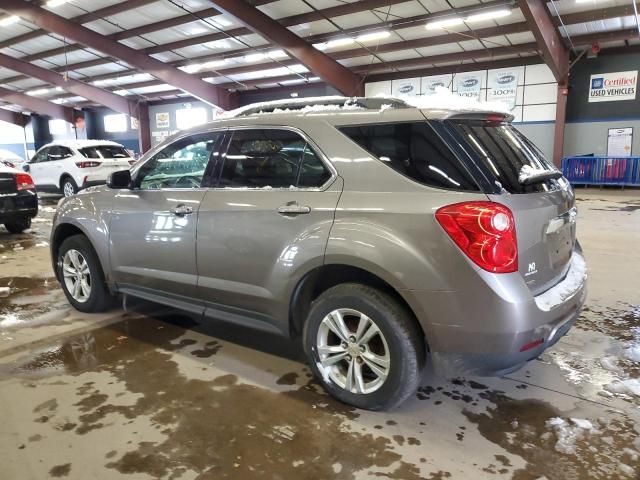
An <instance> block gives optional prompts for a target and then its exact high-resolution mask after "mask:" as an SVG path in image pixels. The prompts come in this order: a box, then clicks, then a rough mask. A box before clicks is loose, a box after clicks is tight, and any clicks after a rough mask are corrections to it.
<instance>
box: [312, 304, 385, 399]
mask: <svg viewBox="0 0 640 480" xmlns="http://www.w3.org/2000/svg"><path fill="white" fill-rule="evenodd" d="M316 342H317V343H316V347H317V351H318V356H319V360H320V361H319V363H318V368H319V369H320V371H321V372H322V375H323V376H324V378H325V379H327V378H328V379H330V380H331V381H332V382H333V383H335V384H336V385H338V386H339V387H341V388H343V389H345V390H347V391H349V392H351V393H357V394H368V393H372V392H375V391H376V390H378V389H379V388H380V387H382V385H383V384H384V382H385V380H386V379H387V377H388V376H389V369H390V366H391V356H390V354H389V346H388V344H387V340H386V339H385V338H384V335H383V334H382V331H381V330H380V328H379V327H378V325H376V323H375V322H374V321H373V320H372V319H371V318H369V317H368V316H366V315H365V314H364V313H362V312H359V311H357V310H353V309H347V308H340V309H337V310H333V311H332V312H330V313H329V314H328V315H327V316H325V317H324V318H323V319H322V322H321V323H320V327H319V329H318V334H317V339H316Z"/></svg>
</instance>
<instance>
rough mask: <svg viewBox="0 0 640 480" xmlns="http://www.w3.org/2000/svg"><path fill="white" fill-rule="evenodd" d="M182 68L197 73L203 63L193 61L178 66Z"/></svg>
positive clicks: (184, 70) (186, 71) (187, 71)
mask: <svg viewBox="0 0 640 480" xmlns="http://www.w3.org/2000/svg"><path fill="white" fill-rule="evenodd" d="M178 68H179V69H180V70H182V71H183V72H185V73H196V72H199V71H200V69H201V68H202V64H201V63H192V64H191V65H184V66H182V67H178Z"/></svg>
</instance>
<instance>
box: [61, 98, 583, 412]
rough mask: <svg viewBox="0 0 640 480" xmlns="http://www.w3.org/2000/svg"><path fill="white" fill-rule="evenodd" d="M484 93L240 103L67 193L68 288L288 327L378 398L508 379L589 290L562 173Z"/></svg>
mask: <svg viewBox="0 0 640 480" xmlns="http://www.w3.org/2000/svg"><path fill="white" fill-rule="evenodd" d="M511 120H512V118H511V117H510V116H509V115H506V114H501V113H497V112H493V111H482V110H478V109H469V110H465V109H456V110H453V109H447V108H428V109H427V108H414V107H411V106H409V105H408V104H407V103H405V102H404V101H402V100H396V99H380V98H350V99H347V98H339V97H328V98H322V99H300V100H298V101H289V102H287V101H280V102H271V103H267V104H257V105H254V106H249V107H244V108H242V109H239V110H238V111H235V112H234V113H232V114H227V115H226V116H225V117H223V118H222V119H219V120H216V121H214V122H212V123H209V124H207V125H204V126H200V127H196V128H194V129H191V130H188V131H183V132H180V133H178V134H176V135H174V136H173V137H171V138H169V139H167V140H166V141H165V142H164V143H162V144H161V145H159V146H156V147H155V148H153V149H152V150H150V151H149V152H148V153H147V154H146V155H145V156H144V157H143V159H142V160H141V161H140V162H138V163H137V164H136V165H134V166H133V167H132V168H131V169H130V170H123V171H120V172H115V173H112V174H111V176H110V178H109V180H108V182H107V185H106V186H100V187H92V188H89V189H87V190H85V191H81V192H80V193H79V194H78V195H75V196H72V197H69V198H64V199H62V200H61V202H60V204H59V206H58V209H57V213H56V215H55V218H54V225H53V230H52V237H51V253H52V259H53V266H54V269H55V273H56V276H57V278H58V280H59V281H60V283H61V285H62V288H63V289H64V292H65V294H66V296H67V298H68V300H69V302H70V303H71V304H72V305H73V306H74V307H75V308H76V309H78V310H80V311H82V312H97V311H100V310H104V309H106V308H108V307H109V306H110V305H111V304H112V301H113V299H114V296H115V295H117V294H120V295H125V296H126V295H131V296H133V297H139V298H142V299H146V300H150V301H153V302H157V303H160V304H165V305H170V306H173V307H178V308H180V309H183V310H186V311H189V312H192V313H194V314H196V315H201V316H204V317H209V318H215V319H219V320H223V321H226V322H231V323H235V324H240V325H243V326H246V327H250V328H251V329H254V330H256V331H257V330H261V331H267V332H272V333H277V334H280V335H286V336H288V337H291V338H293V339H299V340H300V341H301V342H302V344H303V346H304V350H305V352H306V355H307V358H308V362H309V365H310V367H311V369H312V370H313V373H314V374H315V376H316V378H317V379H318V381H319V382H320V383H321V384H322V385H323V386H324V388H325V389H326V390H327V391H328V392H329V393H330V394H331V395H333V396H335V397H337V398H338V399H340V400H342V401H343V402H346V403H349V404H352V405H355V406H357V407H361V408H367V409H372V410H380V409H387V408H391V407H394V406H396V405H398V404H399V403H400V402H402V401H403V400H404V399H406V398H407V397H409V396H410V395H412V394H413V393H414V392H415V390H416V388H417V387H418V385H419V382H420V374H421V371H422V369H423V366H424V365H425V364H426V362H427V361H428V362H430V363H431V364H432V365H433V368H434V369H435V371H436V372H439V373H442V374H444V375H448V376H453V375H501V374H504V373H506V372H510V371H513V370H515V369H517V368H519V367H521V366H522V365H523V364H525V363H526V362H527V361H528V360H531V359H533V358H535V357H537V356H538V355H540V353H541V352H542V351H543V350H545V349H546V348H548V347H549V346H551V345H553V344H554V343H555V342H556V341H557V340H558V339H559V338H560V337H561V336H563V335H564V334H565V333H566V332H567V331H568V330H569V328H570V327H571V325H572V324H573V322H574V321H575V319H576V317H577V316H578V314H579V312H580V309H581V308H582V305H583V303H584V299H585V295H586V277H587V274H586V266H585V261H584V258H583V255H582V252H581V249H580V246H579V243H578V242H577V241H576V223H575V220H576V207H575V198H574V194H573V190H572V189H571V186H570V185H569V183H568V182H567V180H566V179H565V178H564V177H562V174H561V173H560V172H559V171H558V170H557V169H556V168H555V167H554V166H553V165H552V164H550V163H549V162H548V161H547V160H546V159H545V158H544V155H543V154H542V153H541V152H540V150H538V148H536V146H535V145H533V144H532V143H531V142H530V141H529V140H528V139H527V138H525V137H524V136H523V135H522V134H521V133H520V132H519V131H518V130H517V129H516V128H514V127H513V126H512V125H511Z"/></svg>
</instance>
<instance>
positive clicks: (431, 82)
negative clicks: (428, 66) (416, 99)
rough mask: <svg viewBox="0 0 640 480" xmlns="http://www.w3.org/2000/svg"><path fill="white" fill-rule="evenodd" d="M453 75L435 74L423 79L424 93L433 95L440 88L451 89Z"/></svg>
mask: <svg viewBox="0 0 640 480" xmlns="http://www.w3.org/2000/svg"><path fill="white" fill-rule="evenodd" d="M451 79H452V76H451V75H434V76H432V77H424V78H423V79H422V94H423V95H433V94H435V93H436V89H438V88H446V89H448V90H449V89H451Z"/></svg>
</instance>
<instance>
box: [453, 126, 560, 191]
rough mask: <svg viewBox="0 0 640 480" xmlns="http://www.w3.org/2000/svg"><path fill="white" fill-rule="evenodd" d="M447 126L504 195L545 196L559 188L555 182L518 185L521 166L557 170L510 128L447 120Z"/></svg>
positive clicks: (528, 141) (536, 149) (535, 148)
mask: <svg viewBox="0 0 640 480" xmlns="http://www.w3.org/2000/svg"><path fill="white" fill-rule="evenodd" d="M447 123H448V124H450V125H452V126H453V128H454V129H455V130H456V131H457V132H458V134H459V135H460V136H461V137H462V141H463V143H464V145H465V146H468V147H469V148H470V151H471V152H472V153H473V154H474V159H475V160H476V162H478V163H479V164H480V165H481V166H482V167H484V169H485V170H486V173H487V174H488V175H490V176H492V177H494V178H495V181H496V182H498V183H499V186H500V187H502V188H504V189H505V190H506V191H507V192H509V193H534V192H544V191H549V190H553V189H555V188H556V187H557V186H558V181H557V180H546V181H544V182H541V183H536V184H532V185H526V186H525V185H521V184H520V181H519V176H520V172H521V170H522V168H523V167H524V166H529V167H531V168H534V169H536V170H548V171H556V168H555V167H554V166H553V165H552V164H551V163H550V162H549V161H548V160H547V159H546V158H545V156H544V154H543V153H542V152H541V151H540V150H539V149H538V148H537V147H536V146H535V145H534V144H533V143H531V141H530V140H528V139H527V138H526V137H525V136H524V135H523V134H522V133H520V132H519V131H518V130H517V129H516V128H514V127H513V126H512V125H511V124H508V123H500V122H490V121H483V120H449V121H447Z"/></svg>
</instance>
